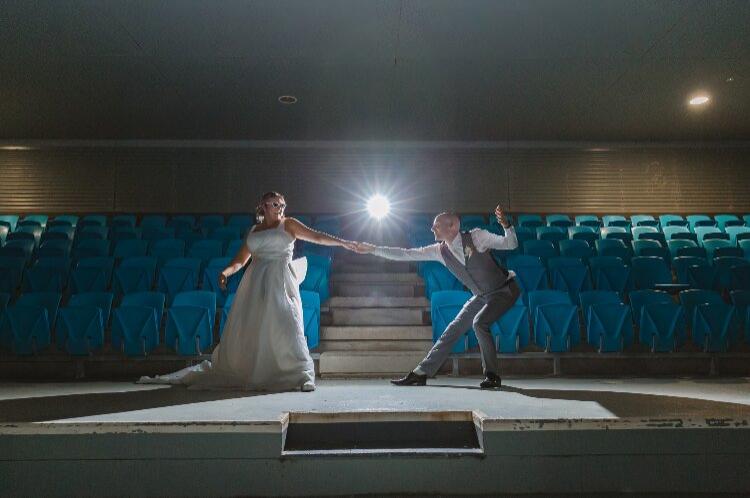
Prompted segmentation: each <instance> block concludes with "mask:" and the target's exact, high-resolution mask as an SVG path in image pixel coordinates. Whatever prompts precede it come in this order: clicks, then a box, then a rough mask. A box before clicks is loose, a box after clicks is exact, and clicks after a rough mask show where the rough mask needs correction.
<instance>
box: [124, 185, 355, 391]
mask: <svg viewBox="0 0 750 498" xmlns="http://www.w3.org/2000/svg"><path fill="white" fill-rule="evenodd" d="M285 208H286V201H285V200H284V196H283V195H281V194H279V193H278V192H268V193H266V194H263V197H262V198H261V200H260V204H259V205H258V207H257V208H256V215H257V217H258V220H259V224H257V225H255V226H254V227H253V228H252V229H251V230H250V232H249V233H248V234H247V238H246V239H245V244H244V245H243V246H242V248H241V249H240V250H239V251H238V252H237V254H236V255H235V257H234V259H232V261H231V262H230V264H229V266H227V267H226V268H225V269H224V270H223V271H222V272H221V273H220V274H219V286H220V287H221V288H222V289H223V290H225V289H226V285H227V279H228V278H229V277H230V276H231V275H232V274H234V273H236V272H238V271H239V270H240V269H242V267H243V266H245V264H247V262H248V260H249V259H250V257H251V256H252V262H251V263H250V265H249V266H248V268H247V270H246V271H245V275H244V276H243V277H242V280H241V281H240V285H239V287H238V288H237V292H236V294H235V297H234V302H233V304H232V308H231V310H230V312H229V316H228V318H227V322H226V324H225V326H224V333H223V335H222V337H221V341H220V342H219V344H218V345H217V346H216V348H215V349H214V351H213V354H212V355H211V361H208V360H206V361H203V362H201V363H200V364H198V365H195V366H192V367H188V368H184V369H182V370H179V371H177V372H174V373H171V374H167V375H159V376H156V377H141V379H140V380H139V381H138V382H139V383H142V384H184V385H188V386H190V388H191V389H221V388H224V389H227V388H235V389H249V390H254V391H280V390H288V389H301V390H302V391H313V390H315V369H314V367H313V361H312V358H311V357H310V352H309V351H308V349H307V341H306V340H305V335H304V329H303V322H302V303H301V300H300V293H299V287H298V286H299V283H300V282H301V281H302V279H303V278H304V275H300V273H304V271H305V267H304V265H301V268H299V266H300V265H296V264H292V250H293V249H294V241H295V240H296V239H301V240H305V241H308V242H313V243H316V244H321V245H326V246H342V247H345V248H346V249H349V250H355V249H356V246H355V243H353V242H350V241H347V240H341V239H339V238H337V237H333V236H331V235H328V234H325V233H321V232H317V231H315V230H312V229H310V228H308V227H307V226H305V225H304V224H302V223H300V222H299V221H297V220H296V219H294V218H287V217H286V216H284V209H285ZM299 261H300V260H295V263H297V262H299ZM301 262H302V263H304V262H305V261H304V260H301ZM295 267H298V268H296V269H295Z"/></svg>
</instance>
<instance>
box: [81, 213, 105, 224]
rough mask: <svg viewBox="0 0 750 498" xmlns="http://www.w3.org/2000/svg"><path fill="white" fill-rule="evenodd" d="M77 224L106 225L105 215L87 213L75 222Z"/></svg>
mask: <svg viewBox="0 0 750 498" xmlns="http://www.w3.org/2000/svg"><path fill="white" fill-rule="evenodd" d="M77 225H78V226H98V227H105V226H107V215H104V214H87V215H86V216H84V217H83V218H81V219H80V221H79V222H78V224H77Z"/></svg>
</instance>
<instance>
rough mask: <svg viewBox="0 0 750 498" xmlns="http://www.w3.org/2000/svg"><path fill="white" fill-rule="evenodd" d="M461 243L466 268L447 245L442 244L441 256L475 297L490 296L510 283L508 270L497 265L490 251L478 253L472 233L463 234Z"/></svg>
mask: <svg viewBox="0 0 750 498" xmlns="http://www.w3.org/2000/svg"><path fill="white" fill-rule="evenodd" d="M461 241H462V242H463V246H464V256H465V257H466V265H465V266H464V265H462V264H461V262H460V261H459V260H457V259H456V257H455V256H454V255H453V253H452V252H451V251H450V249H448V245H447V243H445V242H443V243H442V244H440V254H442V256H443V260H444V261H445V266H447V267H448V269H449V270H450V272H451V273H453V275H455V276H456V278H457V279H458V280H460V281H461V283H462V284H464V285H465V286H466V287H468V288H469V290H470V291H471V292H472V293H473V294H474V295H475V296H483V295H485V294H490V293H492V292H493V291H496V290H498V289H500V288H501V287H503V286H504V285H505V284H506V282H507V281H508V270H506V269H505V268H503V267H501V266H500V265H498V264H497V262H496V261H495V259H494V258H493V257H492V254H491V253H490V251H486V252H479V251H477V248H476V247H475V246H474V241H473V240H471V234H470V233H468V232H462V233H461Z"/></svg>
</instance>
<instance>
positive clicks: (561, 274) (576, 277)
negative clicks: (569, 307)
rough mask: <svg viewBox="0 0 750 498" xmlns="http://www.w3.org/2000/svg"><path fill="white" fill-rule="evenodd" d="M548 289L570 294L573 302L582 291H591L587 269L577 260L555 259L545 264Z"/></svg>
mask: <svg viewBox="0 0 750 498" xmlns="http://www.w3.org/2000/svg"><path fill="white" fill-rule="evenodd" d="M547 266H548V268H549V278H550V287H551V288H552V289H554V290H560V291H564V292H567V293H568V294H570V297H571V299H572V300H573V301H574V302H577V301H578V295H579V293H580V292H582V291H588V290H591V278H590V277H589V269H588V267H587V266H586V265H584V264H583V262H581V260H580V259H578V258H566V257H557V258H550V259H549V261H548V262H547Z"/></svg>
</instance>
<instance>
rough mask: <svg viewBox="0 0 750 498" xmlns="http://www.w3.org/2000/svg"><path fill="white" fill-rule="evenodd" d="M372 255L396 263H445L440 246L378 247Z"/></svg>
mask: <svg viewBox="0 0 750 498" xmlns="http://www.w3.org/2000/svg"><path fill="white" fill-rule="evenodd" d="M371 254H374V255H375V256H380V257H381V258H386V259H392V260H394V261H438V262H440V263H442V262H443V258H442V256H441V255H440V244H432V245H429V246H423V247H415V248H413V249H404V248H402V247H376V248H375V249H374V250H373V251H372V253H371Z"/></svg>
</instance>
